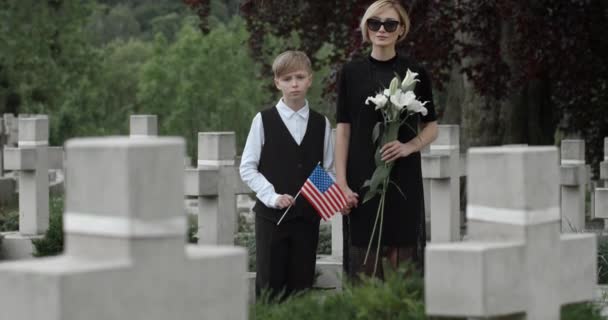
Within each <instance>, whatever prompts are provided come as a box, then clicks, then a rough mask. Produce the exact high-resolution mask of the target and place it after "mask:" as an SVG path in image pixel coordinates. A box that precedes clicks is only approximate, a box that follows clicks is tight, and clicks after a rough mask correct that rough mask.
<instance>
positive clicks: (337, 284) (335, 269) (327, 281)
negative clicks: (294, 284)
mask: <svg viewBox="0 0 608 320" xmlns="http://www.w3.org/2000/svg"><path fill="white" fill-rule="evenodd" d="M330 223H331V255H329V256H327V255H322V256H319V257H318V259H317V264H316V268H317V273H318V277H317V278H316V280H315V284H314V286H315V287H317V288H325V289H338V290H340V289H341V288H342V278H343V276H342V270H343V266H342V258H343V254H344V240H343V234H342V214H340V213H337V214H335V215H334V216H333V217H332V218H331V220H330Z"/></svg>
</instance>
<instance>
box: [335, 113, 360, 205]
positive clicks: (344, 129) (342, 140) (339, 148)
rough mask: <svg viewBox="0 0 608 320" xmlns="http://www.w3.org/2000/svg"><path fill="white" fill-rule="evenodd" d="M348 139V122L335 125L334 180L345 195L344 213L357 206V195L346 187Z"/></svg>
mask: <svg viewBox="0 0 608 320" xmlns="http://www.w3.org/2000/svg"><path fill="white" fill-rule="evenodd" d="M349 141H350V123H338V125H337V126H336V147H335V157H334V158H335V159H334V161H335V163H336V182H337V183H338V186H339V187H340V188H341V189H342V191H343V192H344V193H345V195H346V200H347V201H348V208H345V210H344V212H343V213H344V214H348V213H349V212H350V208H352V207H356V206H357V198H358V197H359V196H358V195H357V194H356V193H354V192H353V191H352V190H351V189H350V188H349V187H348V181H347V180H346V161H347V160H348V144H349Z"/></svg>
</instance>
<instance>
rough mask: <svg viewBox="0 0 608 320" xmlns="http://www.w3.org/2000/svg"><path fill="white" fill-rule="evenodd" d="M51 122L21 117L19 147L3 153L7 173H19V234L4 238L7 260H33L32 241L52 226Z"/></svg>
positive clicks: (46, 118) (11, 233) (45, 117)
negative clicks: (50, 182)
mask: <svg viewBox="0 0 608 320" xmlns="http://www.w3.org/2000/svg"><path fill="white" fill-rule="evenodd" d="M48 137H49V119H48V117H47V116H45V115H36V116H29V117H19V142H18V147H17V148H13V147H6V148H5V149H4V169H6V170H13V171H18V172H19V231H18V232H7V233H5V234H4V241H3V245H2V256H3V257H4V259H23V258H31V257H32V252H33V246H32V243H31V240H32V239H37V238H41V235H43V234H44V233H45V232H46V230H47V229H48V226H49V173H48V170H49V156H48V149H49V147H48Z"/></svg>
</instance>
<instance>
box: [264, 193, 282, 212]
mask: <svg viewBox="0 0 608 320" xmlns="http://www.w3.org/2000/svg"><path fill="white" fill-rule="evenodd" d="M279 196H280V195H279V194H277V193H273V194H272V195H269V196H267V197H264V199H260V201H262V203H264V205H265V206H266V207H268V208H270V209H278V207H277V205H276V204H277V199H278V198H279Z"/></svg>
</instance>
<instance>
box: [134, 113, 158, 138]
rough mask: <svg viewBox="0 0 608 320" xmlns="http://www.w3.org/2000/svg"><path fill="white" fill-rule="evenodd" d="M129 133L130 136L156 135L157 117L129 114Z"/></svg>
mask: <svg viewBox="0 0 608 320" xmlns="http://www.w3.org/2000/svg"><path fill="white" fill-rule="evenodd" d="M129 134H130V136H131V137H132V138H137V137H150V136H153V137H154V136H157V135H158V119H157V117H156V115H150V114H136V115H131V117H129Z"/></svg>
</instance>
